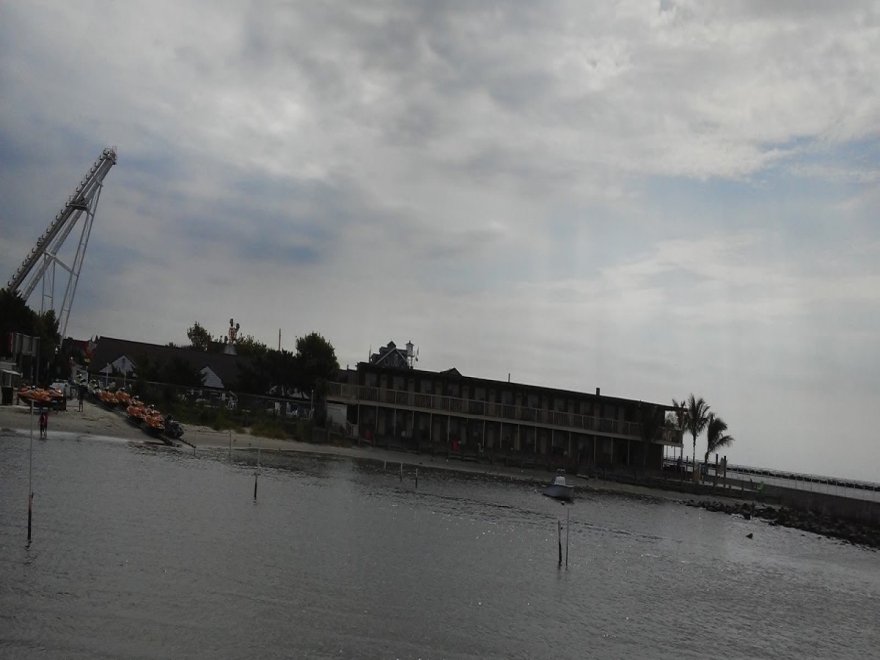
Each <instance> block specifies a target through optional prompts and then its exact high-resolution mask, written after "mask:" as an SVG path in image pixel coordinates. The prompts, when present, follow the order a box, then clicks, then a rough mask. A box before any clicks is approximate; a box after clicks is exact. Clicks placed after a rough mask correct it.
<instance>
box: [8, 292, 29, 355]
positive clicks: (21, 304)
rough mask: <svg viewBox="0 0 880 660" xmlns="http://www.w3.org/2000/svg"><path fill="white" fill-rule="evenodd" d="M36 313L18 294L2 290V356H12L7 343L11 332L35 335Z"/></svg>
mask: <svg viewBox="0 0 880 660" xmlns="http://www.w3.org/2000/svg"><path fill="white" fill-rule="evenodd" d="M36 317H37V315H36V312H34V311H33V310H32V309H31V308H30V307H28V306H27V303H26V302H25V301H24V300H23V299H22V297H21V296H19V295H18V294H15V293H12V292H11V291H8V290H6V289H0V338H2V339H4V341H3V342H2V344H0V355H4V356H5V355H10V353H9V343H8V341H5V340H6V338H7V337H8V334H9V333H10V332H20V333H22V334H25V335H34V334H35V333H34V327H35V325H36Z"/></svg>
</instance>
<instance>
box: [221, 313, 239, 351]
mask: <svg viewBox="0 0 880 660" xmlns="http://www.w3.org/2000/svg"><path fill="white" fill-rule="evenodd" d="M239 328H241V326H240V325H239V324H238V323H236V322H235V319H229V330H228V331H227V332H226V338H225V341H224V342H223V343H224V344H225V345H224V347H223V352H224V353H228V354H229V355H235V342H236V340H237V339H238V331H239Z"/></svg>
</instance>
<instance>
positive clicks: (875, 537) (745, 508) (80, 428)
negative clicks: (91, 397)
mask: <svg viewBox="0 0 880 660" xmlns="http://www.w3.org/2000/svg"><path fill="white" fill-rule="evenodd" d="M76 406H77V402H76V401H71V402H69V404H68V409H67V410H66V411H52V412H51V413H50V415H49V426H48V436H49V437H50V438H51V437H52V433H53V432H61V433H65V434H72V435H75V436H92V437H112V438H119V439H122V440H127V441H129V442H132V443H135V444H142V445H144V446H152V447H155V446H157V444H158V443H157V441H156V440H155V439H154V438H153V437H151V436H149V435H147V434H146V433H145V432H144V431H143V430H142V429H141V428H139V427H136V426H133V425H132V424H131V423H129V422H128V420H127V419H126V418H125V415H123V414H121V413H119V412H117V411H113V410H109V409H107V408H105V407H103V406H101V405H99V404H97V403H95V402H92V401H88V400H86V401H83V411H82V412H78V411H77V410H76ZM29 413H30V408H29V407H28V406H25V405H17V406H16V405H13V406H0V430H8V431H12V432H15V433H23V434H25V435H27V434H29V431H30V428H31V423H32V420H31V416H30V414H29ZM33 427H34V432H35V433H36V432H37V431H36V413H35V414H34V419H33ZM184 438H185V443H184V444H183V445H180V446H175V447H170V446H169V447H168V449H169V450H176V451H182V452H188V451H190V450H192V451H193V452H194V453H197V452H198V450H199V449H203V450H206V449H211V450H228V449H230V448H231V449H233V450H235V451H237V452H241V451H245V452H251V451H253V452H256V451H257V450H258V449H259V450H261V451H266V452H271V453H273V454H312V455H324V456H337V457H347V458H350V459H353V460H364V461H371V462H375V463H386V464H392V465H393V464H400V465H404V466H410V467H416V468H417V467H422V468H424V469H427V470H450V471H453V472H459V473H468V474H477V475H491V476H495V477H503V478H508V479H516V480H519V481H523V482H529V483H534V484H547V483H549V482H550V480H551V479H552V475H551V474H550V473H549V472H548V471H547V470H541V469H528V468H515V467H507V466H501V465H490V464H485V463H468V462H463V461H458V460H454V459H453V460H451V461H450V460H449V459H448V458H443V457H440V456H431V455H425V454H413V453H409V452H401V451H395V450H391V449H383V448H378V447H359V446H343V445H335V444H315V443H309V442H303V441H300V440H288V439H284V440H281V439H277V438H264V437H261V436H254V435H251V434H250V433H248V432H236V431H231V430H230V431H215V430H214V429H212V428H210V427H207V426H199V425H193V424H187V425H186V433H185V436H184ZM177 442H179V441H177ZM568 479H569V480H570V481H571V482H572V483H573V484H574V486H575V487H576V488H577V489H579V490H581V491H583V490H586V491H590V492H594V493H605V494H612V495H619V496H626V497H637V498H643V499H650V500H655V501H666V502H673V503H678V504H682V505H686V506H691V507H698V508H702V509H706V510H707V511H709V512H721V513H726V514H728V515H739V516H742V517H745V518H746V519H750V518H752V517H754V518H758V519H762V520H764V521H766V524H768V525H771V526H775V525H781V526H785V527H791V528H795V529H800V530H802V531H807V532H812V533H815V534H818V535H821V536H825V537H828V538H833V539H837V540H843V541H847V542H850V543H854V544H858V545H862V546H867V547H871V548H874V549H878V548H880V528H878V527H876V526H873V525H866V524H861V523H855V522H850V521H846V520H839V519H830V518H827V517H821V516H817V515H814V514H810V513H807V512H802V511H793V510H791V509H789V508H786V507H778V506H771V505H766V504H756V503H755V502H754V500H753V499H752V498H750V497H737V496H736V495H734V493H731V494H730V495H724V494H720V493H711V494H693V493H686V492H681V491H677V490H674V489H664V488H662V486H660V487H658V486H657V485H656V484H655V485H651V486H648V485H639V484H634V483H627V482H620V481H613V480H608V479H598V478H589V479H587V478H586V477H584V476H581V475H578V476H570V475H569V476H568Z"/></svg>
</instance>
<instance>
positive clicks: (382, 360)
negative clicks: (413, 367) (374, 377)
mask: <svg viewBox="0 0 880 660" xmlns="http://www.w3.org/2000/svg"><path fill="white" fill-rule="evenodd" d="M370 364H375V365H377V366H382V367H388V368H390V369H408V368H409V362H408V360H407V354H406V351H405V350H404V349H402V348H397V344H395V343H394V342H393V341H389V342H388V345H387V346H382V347H380V348H379V352H378V353H373V354H372V355H371V356H370Z"/></svg>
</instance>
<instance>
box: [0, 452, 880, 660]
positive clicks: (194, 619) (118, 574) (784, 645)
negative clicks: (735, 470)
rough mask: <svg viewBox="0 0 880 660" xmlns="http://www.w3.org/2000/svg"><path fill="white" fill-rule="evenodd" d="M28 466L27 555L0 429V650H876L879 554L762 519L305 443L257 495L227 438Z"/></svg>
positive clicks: (264, 475)
mask: <svg viewBox="0 0 880 660" xmlns="http://www.w3.org/2000/svg"><path fill="white" fill-rule="evenodd" d="M266 458H267V457H265V456H264V461H265V460H266ZM33 465H34V469H33V474H34V491H35V493H36V497H35V505H34V540H33V543H32V545H31V547H30V548H29V549H28V548H26V547H25V540H26V524H27V475H28V441H27V439H26V438H22V437H14V436H9V435H6V436H2V437H0V656H3V657H11V658H28V657H63V658H75V657H82V658H94V657H112V658H156V657H195V658H215V657H231V658H244V657H260V658H266V657H308V658H551V657H553V658H583V657H601V658H615V657H626V658H631V657H650V658H682V657H685V658H687V657H692V658H703V657H711V656H722V655H723V656H727V657H733V658H745V657H761V658H804V657H816V658H831V657H840V658H864V657H869V656H872V655H873V656H874V657H877V654H878V653H880V631H878V621H880V570H878V569H880V553H877V552H875V551H872V550H868V549H862V548H857V547H853V546H848V545H844V544H841V543H839V542H836V541H832V540H828V539H823V538H820V537H817V536H813V535H811V534H804V533H801V532H798V531H796V530H789V529H784V528H778V527H777V528H774V527H769V526H767V525H766V524H764V523H762V522H760V521H745V520H742V519H739V518H735V517H730V516H726V515H723V514H715V513H710V512H706V511H703V510H700V509H693V508H689V507H684V506H681V505H677V504H672V503H659V502H654V501H645V500H640V499H634V498H625V497H618V496H611V495H596V494H589V493H582V494H581V496H580V497H579V499H578V500H577V502H576V504H575V505H574V506H571V507H561V506H560V505H558V504H556V503H555V502H553V501H551V500H548V499H547V498H544V497H541V496H540V494H539V493H538V491H537V490H536V489H535V488H534V487H532V486H528V485H525V484H523V483H519V482H511V481H509V480H503V479H498V480H485V479H483V478H478V477H475V476H469V475H456V474H452V473H442V472H428V473H426V472H425V470H424V469H423V470H421V471H420V474H419V483H418V489H417V490H415V489H414V484H413V479H412V470H411V469H410V470H408V471H407V476H406V479H405V481H404V482H403V483H401V482H400V480H399V477H398V474H397V472H396V471H392V470H391V469H389V471H388V472H384V471H383V470H382V469H381V466H374V465H372V464H370V463H364V462H354V461H351V460H347V459H336V458H317V457H309V456H298V457H295V458H293V459H289V460H285V461H284V464H283V465H282V464H281V463H276V464H275V465H272V466H268V467H267V466H264V467H263V469H262V472H261V476H260V480H259V502H258V503H256V504H255V503H254V501H253V486H254V468H253V466H248V465H246V464H244V463H230V462H229V461H228V459H227V457H226V455H225V454H224V453H222V452H219V453H217V454H216V455H213V456H208V455H200V456H199V457H194V456H192V455H191V454H190V455H188V454H185V453H176V452H169V451H164V450H152V449H144V448H136V447H134V446H131V445H129V444H127V443H125V442H123V441H112V440H109V439H107V440H104V441H102V440H96V439H89V440H83V441H76V440H74V439H72V438H68V439H66V440H61V439H58V438H57V437H56V438H53V439H51V440H49V441H48V442H39V441H35V442H34V463H33ZM566 513H568V514H569V515H570V517H571V527H570V530H571V536H570V556H569V568H568V570H565V569H563V570H559V569H558V568H557V544H556V542H557V538H556V524H557V523H556V521H557V519H558V518H560V517H561V518H562V519H563V521H564V520H565V516H566ZM749 532H753V533H754V539H752V540H749V539H747V538H746V534H748V533H749Z"/></svg>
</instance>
